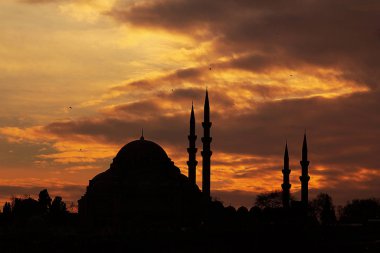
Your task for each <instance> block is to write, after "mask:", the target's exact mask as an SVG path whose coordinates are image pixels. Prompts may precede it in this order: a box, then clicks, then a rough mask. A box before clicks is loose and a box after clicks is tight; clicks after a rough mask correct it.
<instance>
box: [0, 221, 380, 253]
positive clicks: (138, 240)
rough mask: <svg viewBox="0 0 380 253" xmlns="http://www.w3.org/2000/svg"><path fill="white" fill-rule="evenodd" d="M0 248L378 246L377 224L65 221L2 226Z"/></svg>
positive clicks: (337, 249) (370, 248)
mask: <svg viewBox="0 0 380 253" xmlns="http://www.w3.org/2000/svg"><path fill="white" fill-rule="evenodd" d="M0 245H1V246H0V252H2V253H3V252H4V253H8V252H380V227H379V226H378V225H337V226H330V227H305V226H297V227H289V226H287V225H281V226H280V225H260V226H257V227H255V228H254V229H252V228H249V229H248V228H238V229H221V228H219V229H210V228H208V229H207V228H205V227H203V228H202V227H201V228H198V229H196V230H194V229H193V230H185V229H178V230H176V231H174V230H172V231H160V232H154V231H150V232H147V231H145V232H141V231H140V232H133V233H131V232H124V233H118V234H112V233H110V232H106V231H102V232H99V231H98V232H95V231H94V230H83V229H78V228H68V227H63V226H60V227H54V228H53V227H39V228H38V229H36V228H30V227H29V228H28V227H24V228H7V229H6V228H2V230H1V232H0Z"/></svg>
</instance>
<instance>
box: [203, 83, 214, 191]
mask: <svg viewBox="0 0 380 253" xmlns="http://www.w3.org/2000/svg"><path fill="white" fill-rule="evenodd" d="M211 125H212V123H211V122H210V104H209V99H208V90H207V89H206V98H205V104H204V115H203V122H202V127H203V137H202V143H203V151H202V152H201V154H202V192H203V193H204V195H205V196H206V197H208V198H210V178H211V155H212V151H211V147H210V146H211V141H212V138H211V136H210V128H211Z"/></svg>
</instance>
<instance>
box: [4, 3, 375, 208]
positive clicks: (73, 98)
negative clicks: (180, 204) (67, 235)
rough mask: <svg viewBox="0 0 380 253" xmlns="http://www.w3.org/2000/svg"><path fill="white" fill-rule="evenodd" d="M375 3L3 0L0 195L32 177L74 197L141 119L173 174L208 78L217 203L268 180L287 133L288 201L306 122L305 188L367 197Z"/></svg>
mask: <svg viewBox="0 0 380 253" xmlns="http://www.w3.org/2000/svg"><path fill="white" fill-rule="evenodd" d="M379 10H380V4H379V3H378V2H377V1H375V0H365V1H361V2H360V3H357V1H354V0H348V1H343V0H332V1H327V0H321V1H318V2H317V1H303V2H297V3H296V2H295V3H289V2H287V1H283V0H276V1H262V0H254V1H245V0H238V1H232V0H227V1H216V0H206V1H205V0H191V1H190V0H160V1H157V0H156V1H153V0H147V1H139V0H86V1H84V0H3V1H1V3H0V21H1V22H0V28H1V33H0V101H1V106H0V205H2V204H3V203H4V201H6V200H9V199H10V197H11V196H19V195H25V194H30V195H32V196H35V194H37V193H38V192H39V191H40V190H42V189H43V188H48V190H49V192H50V193H51V195H53V196H55V195H62V196H63V198H64V200H66V201H68V202H76V200H77V199H79V197H80V196H81V195H82V194H83V193H84V190H85V186H86V185H87V183H88V180H89V179H91V178H92V177H94V176H95V175H96V174H97V173H99V172H101V171H104V170H106V169H107V168H108V166H109V164H110V163H111V161H112V158H113V157H114V156H115V155H116V153H117V151H118V150H119V149H120V148H121V147H122V146H123V145H124V144H126V143H128V142H129V141H131V140H133V139H136V138H138V137H139V135H140V131H141V128H142V127H143V128H144V131H145V137H146V138H147V139H149V140H153V141H155V142H157V143H158V144H160V145H161V146H162V147H163V148H164V149H165V150H166V151H167V153H168V155H169V157H171V159H172V160H173V161H174V162H175V164H176V165H177V166H178V167H179V168H180V169H181V171H182V173H184V174H187V168H186V160H187V156H186V155H187V153H186V147H187V145H188V144H187V134H188V133H187V132H188V120H189V113H190V108H191V102H192V101H194V105H195V112H196V120H197V135H198V142H197V145H198V150H199V151H200V150H201V142H200V137H201V136H202V131H201V125H200V122H201V121H202V108H203V100H204V91H205V88H206V87H208V90H209V93H210V103H211V120H212V121H213V127H212V129H211V134H212V136H213V143H212V150H213V151H214V155H213V157H212V192H213V193H212V194H213V195H214V196H215V197H217V198H218V199H221V200H222V201H224V203H225V204H227V205H228V204H233V205H235V206H239V205H242V204H244V205H248V206H251V205H252V204H253V202H254V197H255V195H256V194H257V193H258V192H265V191H271V190H279V189H280V184H281V180H282V175H281V169H282V163H283V161H282V157H283V151H284V145H285V140H286V139H287V140H288V144H289V151H290V160H291V169H292V173H291V183H292V191H293V193H294V194H295V197H296V198H298V197H299V196H298V195H299V194H298V191H299V189H300V184H299V180H298V177H299V175H300V165H299V160H300V155H301V144H302V138H303V132H304V129H305V128H306V129H307V132H308V140H309V150H310V155H309V157H310V160H311V164H310V176H311V180H310V188H311V195H312V196H314V195H315V194H316V193H318V192H328V193H330V194H331V195H332V196H333V198H334V199H335V200H336V202H337V203H339V204H342V203H344V202H345V201H347V200H349V199H353V198H359V197H379V192H380V183H379V182H380V163H379V160H378V159H377V157H378V154H379V152H380V147H379V144H378V143H379V142H380V139H379V136H380V130H379V125H380V124H379V123H380V119H379V115H378V111H379V108H380V102H379V101H380V92H379V79H380V74H379V73H378V71H377V70H378V66H379V65H380V48H379V43H380V33H379V31H380V27H379V24H378V22H377V21H378V17H377V14H378V11H379ZM197 158H198V161H200V160H201V157H200V152H198V157H197ZM198 173H200V166H198ZM198 179H200V175H198ZM198 185H201V182H200V181H198Z"/></svg>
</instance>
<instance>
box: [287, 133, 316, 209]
mask: <svg viewBox="0 0 380 253" xmlns="http://www.w3.org/2000/svg"><path fill="white" fill-rule="evenodd" d="M300 164H301V176H300V177H299V179H300V181H301V201H292V204H294V205H296V206H297V207H301V208H303V209H305V208H307V207H308V203H309V180H310V176H309V164H310V161H309V160H308V149H307V139H306V132H305V134H304V138H303V144H302V158H301V161H300ZM290 172H291V169H290V168H289V152H288V143H287V142H286V145H285V153H284V168H283V170H282V174H283V182H282V184H281V188H282V206H283V207H284V208H289V207H290V202H291V201H290V189H291V187H292V185H291V184H290V179H289V175H290Z"/></svg>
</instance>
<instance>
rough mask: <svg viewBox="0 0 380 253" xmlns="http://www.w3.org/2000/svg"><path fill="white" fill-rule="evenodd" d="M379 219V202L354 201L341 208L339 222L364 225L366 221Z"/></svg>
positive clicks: (369, 200)
mask: <svg viewBox="0 0 380 253" xmlns="http://www.w3.org/2000/svg"><path fill="white" fill-rule="evenodd" d="M379 218H380V201H379V200H378V199H355V200H353V201H351V202H348V203H347V204H346V206H344V207H343V209H342V213H341V217H340V221H342V222H348V223H365V222H367V221H368V219H379Z"/></svg>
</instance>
